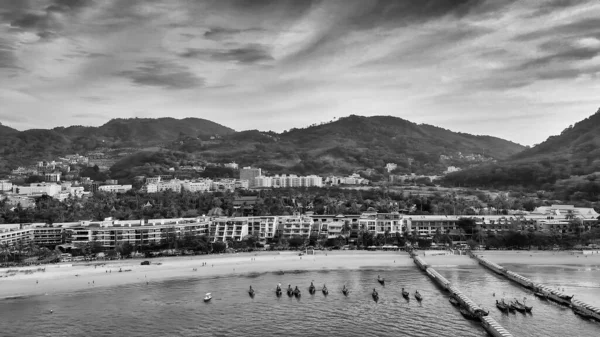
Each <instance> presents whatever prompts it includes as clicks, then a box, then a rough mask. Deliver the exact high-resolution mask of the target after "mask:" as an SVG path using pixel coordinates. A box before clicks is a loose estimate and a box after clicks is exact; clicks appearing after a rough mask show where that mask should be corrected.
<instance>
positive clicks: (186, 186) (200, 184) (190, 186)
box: [181, 179, 212, 192]
mask: <svg viewBox="0 0 600 337" xmlns="http://www.w3.org/2000/svg"><path fill="white" fill-rule="evenodd" d="M181 187H182V188H183V190H185V191H190V192H206V191H210V189H211V187H212V180H210V179H202V180H196V181H187V180H186V181H184V182H183V183H182V184H181Z"/></svg>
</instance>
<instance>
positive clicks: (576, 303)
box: [470, 252, 600, 321]
mask: <svg viewBox="0 0 600 337" xmlns="http://www.w3.org/2000/svg"><path fill="white" fill-rule="evenodd" d="M470 256H471V257H472V258H474V259H475V260H477V261H478V262H479V264H480V265H482V266H484V267H486V268H488V269H489V270H491V271H493V272H494V273H496V274H499V275H503V276H504V277H506V278H508V279H509V280H511V281H513V282H515V283H518V284H519V285H521V286H523V287H524V288H527V289H529V290H532V291H534V292H536V293H541V294H543V295H544V296H545V297H546V298H547V299H549V300H551V301H554V302H556V303H559V304H562V305H565V306H568V307H571V309H573V311H574V312H575V313H576V314H579V315H581V316H584V317H588V318H593V319H596V320H598V321H600V308H598V307H596V306H593V305H590V304H587V303H585V302H582V301H580V300H576V299H573V295H570V296H569V295H567V294H565V293H564V292H562V291H560V290H557V289H553V288H551V287H548V286H546V285H544V284H541V283H535V282H533V281H532V280H530V279H528V278H527V277H524V276H522V275H519V274H517V273H515V272H512V271H510V270H508V269H506V268H504V267H502V266H500V265H498V264H496V263H494V262H492V261H490V260H488V259H486V258H484V257H482V256H477V255H476V254H474V253H473V252H470Z"/></svg>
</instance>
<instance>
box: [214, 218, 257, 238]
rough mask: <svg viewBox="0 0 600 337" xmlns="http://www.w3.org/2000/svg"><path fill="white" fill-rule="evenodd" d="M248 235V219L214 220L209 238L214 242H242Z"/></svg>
mask: <svg viewBox="0 0 600 337" xmlns="http://www.w3.org/2000/svg"><path fill="white" fill-rule="evenodd" d="M246 235H248V218H246V217H234V218H215V219H212V222H211V224H210V229H209V237H210V239H211V240H212V241H214V242H217V241H221V242H225V241H230V240H231V241H241V240H242V239H243V238H244V237H245V236H246Z"/></svg>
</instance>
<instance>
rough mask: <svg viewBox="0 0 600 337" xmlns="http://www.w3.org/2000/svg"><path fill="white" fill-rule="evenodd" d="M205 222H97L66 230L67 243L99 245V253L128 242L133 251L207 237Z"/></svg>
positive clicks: (195, 220) (194, 220) (159, 220)
mask: <svg viewBox="0 0 600 337" xmlns="http://www.w3.org/2000/svg"><path fill="white" fill-rule="evenodd" d="M208 228H209V223H208V221H207V220H206V219H205V218H188V219H151V220H147V221H143V220H133V221H114V222H113V221H97V222H90V223H87V224H84V225H82V226H77V227H69V228H66V229H65V230H66V232H67V233H68V235H67V237H69V239H68V241H67V242H68V243H72V244H76V245H77V244H87V243H99V244H100V247H101V248H102V249H103V250H111V249H115V248H116V246H117V245H119V244H121V243H123V242H128V243H129V244H131V245H132V246H134V247H137V248H139V247H142V246H149V245H153V244H155V245H159V244H162V243H166V242H169V241H170V240H174V239H179V238H182V237H184V236H186V235H191V236H202V235H208Z"/></svg>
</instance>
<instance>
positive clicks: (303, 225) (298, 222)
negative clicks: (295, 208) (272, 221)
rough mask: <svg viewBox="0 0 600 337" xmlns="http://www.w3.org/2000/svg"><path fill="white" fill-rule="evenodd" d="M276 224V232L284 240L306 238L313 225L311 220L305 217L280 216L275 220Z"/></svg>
mask: <svg viewBox="0 0 600 337" xmlns="http://www.w3.org/2000/svg"><path fill="white" fill-rule="evenodd" d="M277 222H278V230H279V232H280V233H281V236H282V237H285V238H291V237H294V236H302V237H308V236H309V235H310V232H311V230H312V226H313V224H314V221H313V219H312V218H311V217H309V216H305V215H294V216H282V217H279V218H278V219H277Z"/></svg>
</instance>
